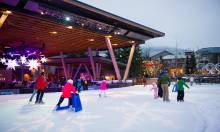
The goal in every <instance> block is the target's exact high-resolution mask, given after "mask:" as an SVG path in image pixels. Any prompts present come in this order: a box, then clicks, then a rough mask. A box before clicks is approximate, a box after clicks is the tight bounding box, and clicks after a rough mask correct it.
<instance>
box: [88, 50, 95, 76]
mask: <svg viewBox="0 0 220 132" xmlns="http://www.w3.org/2000/svg"><path fill="white" fill-rule="evenodd" d="M88 53H89V59H90V63H91V66H92V72H93V79H94V80H96V71H95V64H94V59H93V56H92V49H91V48H88Z"/></svg>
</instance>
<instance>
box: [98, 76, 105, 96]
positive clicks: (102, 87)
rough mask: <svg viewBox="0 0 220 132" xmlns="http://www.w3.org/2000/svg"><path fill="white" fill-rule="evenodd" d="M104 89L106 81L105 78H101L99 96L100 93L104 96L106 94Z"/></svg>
mask: <svg viewBox="0 0 220 132" xmlns="http://www.w3.org/2000/svg"><path fill="white" fill-rule="evenodd" d="M106 89H107V83H106V80H105V79H103V80H102V82H101V84H100V93H99V97H101V96H102V94H103V95H104V97H107V96H106Z"/></svg>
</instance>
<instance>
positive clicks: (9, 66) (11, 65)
mask: <svg viewBox="0 0 220 132" xmlns="http://www.w3.org/2000/svg"><path fill="white" fill-rule="evenodd" d="M5 64H6V65H7V69H13V70H15V67H16V66H19V65H18V63H17V61H16V59H15V60H8V62H7V63H5Z"/></svg>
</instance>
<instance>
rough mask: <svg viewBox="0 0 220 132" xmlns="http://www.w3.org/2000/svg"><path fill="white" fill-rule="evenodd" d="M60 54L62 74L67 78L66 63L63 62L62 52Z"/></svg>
mask: <svg viewBox="0 0 220 132" xmlns="http://www.w3.org/2000/svg"><path fill="white" fill-rule="evenodd" d="M60 56H61V61H62V65H63V70H64V75H65V78H66V80H67V79H68V77H67V72H66V65H65V62H64V56H63V52H60Z"/></svg>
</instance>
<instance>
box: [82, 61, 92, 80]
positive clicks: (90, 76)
mask: <svg viewBox="0 0 220 132" xmlns="http://www.w3.org/2000/svg"><path fill="white" fill-rule="evenodd" d="M83 65H84V67H85V69H86V71H87V73H88V74H89V76H90V77H91V78H92V75H91V73H90V71H89V69H88V67H87V65H86V64H83Z"/></svg>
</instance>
